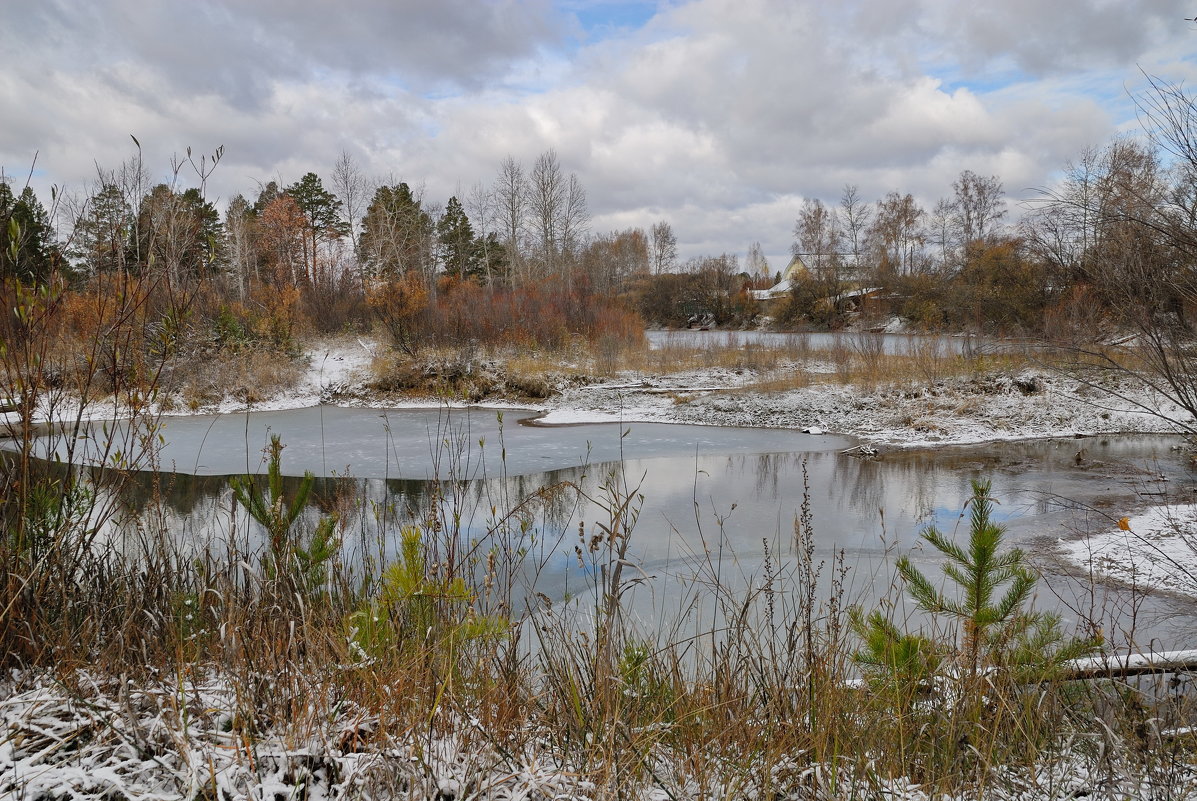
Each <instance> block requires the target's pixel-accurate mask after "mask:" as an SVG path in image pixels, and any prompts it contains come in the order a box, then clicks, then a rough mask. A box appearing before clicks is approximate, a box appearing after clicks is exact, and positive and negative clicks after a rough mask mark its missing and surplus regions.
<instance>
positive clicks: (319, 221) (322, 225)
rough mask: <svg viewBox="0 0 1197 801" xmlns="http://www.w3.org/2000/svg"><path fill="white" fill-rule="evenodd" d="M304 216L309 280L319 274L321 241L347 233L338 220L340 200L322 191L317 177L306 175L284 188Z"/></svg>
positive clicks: (344, 226) (323, 189)
mask: <svg viewBox="0 0 1197 801" xmlns="http://www.w3.org/2000/svg"><path fill="white" fill-rule="evenodd" d="M286 194H288V195H290V196H291V198H292V199H293V200H294V201H295V204H296V205H297V206H299V210H300V211H301V212H302V213H303V217H304V256H305V258H304V261H305V262H307V263H308V264H310V265H311V277H312V279H313V280H315V278H316V275H317V272H318V261H317V253H318V250H319V245H320V243H321V242H334V241H336V240H338V239H341V238H342V237H344V236H347V235H348V234H349V226H348V225H346V224H345V221H344V220H342V219H341V201H340V200H338V199H337V196H336V195H334V194H333V193H332V192H329V191H328V190H327V189H325V188H324V184H323V182H321V180H320V176H318V175H316V173H314V172H309V173H307V174H305V175H304V176H303V177H302V178H300V179H299V180H298V181H296V182H295V183H293V184H291V185H290V186H288V187H287V189H286Z"/></svg>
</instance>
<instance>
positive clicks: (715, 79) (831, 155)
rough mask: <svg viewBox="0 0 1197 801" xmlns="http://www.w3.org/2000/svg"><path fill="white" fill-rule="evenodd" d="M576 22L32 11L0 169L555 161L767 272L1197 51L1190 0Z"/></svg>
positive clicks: (355, 5) (446, 13)
mask: <svg viewBox="0 0 1197 801" xmlns="http://www.w3.org/2000/svg"><path fill="white" fill-rule="evenodd" d="M583 5H585V4H583V3H579V2H574V0H570V2H569V3H565V2H561V3H559V4H557V5H552V4H550V3H549V2H548V1H547V0H538V1H536V2H518V1H517V0H490V1H489V2H486V3H476V2H467V0H451V1H442V2H435V1H434V0H421V1H416V0H411V1H409V2H403V3H393V2H386V1H385V0H360V1H359V2H352V3H347V4H344V5H343V6H337V7H334V6H331V5H329V4H327V3H324V2H319V1H318V0H304V2H286V3H284V2H282V0H263V2H255V3H240V2H234V0H210V2H206V3H183V2H175V3H161V4H144V3H140V2H135V0H106V2H97V3H94V4H79V3H68V2H65V0H60V1H59V2H47V3H42V4H31V5H30V7H29V8H28V9H27V10H25V9H23V10H22V13H21V14H19V15H18V14H15V13H14V14H10V15H9V17H10V18H11V24H9V25H7V26H6V27H5V29H4V30H3V31H2V32H0V51H2V52H4V53H5V54H6V69H5V70H4V71H3V72H2V73H0V114H2V115H3V117H4V119H5V121H6V122H5V125H4V126H3V127H2V128H0V164H3V165H4V166H5V168H6V172H7V173H8V174H9V175H13V174H20V173H22V172H23V171H24V170H27V169H28V165H29V161H30V159H31V157H32V153H33V152H34V151H35V150H40V151H41V155H40V157H39V166H40V167H41V168H42V169H43V170H44V181H43V185H39V187H38V188H39V191H44V189H45V187H44V183H48V182H51V181H52V182H55V183H66V184H71V185H75V186H83V185H85V184H86V183H87V182H88V181H89V180H90V179H91V177H92V176H93V175H94V171H95V163H96V162H99V163H100V164H101V165H105V166H109V167H111V166H115V165H116V164H117V163H119V162H120V160H122V159H123V158H125V157H126V156H128V155H129V154H130V153H131V152H132V143H131V141H130V140H129V134H130V133H133V134H135V135H136V136H137V137H138V139H139V140H140V141H141V143H142V145H143V146H144V147H145V157H146V161H147V164H149V165H150V166H151V167H153V168H154V169H155V171H157V172H159V173H165V171H166V170H167V164H168V160H169V156H170V154H171V153H181V152H182V151H183V149H184V148H186V147H188V146H191V147H193V148H194V149H195V151H196V152H197V153H198V152H210V151H211V150H213V149H214V148H215V147H216V146H217V145H221V144H223V145H224V146H225V159H224V162H223V163H222V164H221V165H220V167H219V168H218V170H217V172H216V174H215V175H214V176H213V180H212V182H211V184H210V190H211V193H212V194H215V195H218V196H220V197H221V198H225V199H227V198H228V197H230V196H231V195H232V194H234V193H236V192H242V193H246V194H250V193H252V192H253V191H255V188H256V187H255V183H254V182H255V181H256V180H268V179H271V178H278V179H281V181H283V182H284V183H285V182H289V181H293V180H295V179H297V178H298V177H299V176H300V175H301V174H302V173H303V172H306V171H308V170H315V171H317V172H321V173H326V172H328V171H329V170H330V168H331V165H332V163H333V162H334V161H335V159H336V157H337V155H338V154H339V152H340V150H341V149H342V148H346V149H348V150H349V151H350V152H351V153H353V154H354V155H355V156H356V157H357V158H358V159H359V160H360V161H361V162H362V165H363V167H364V168H365V169H366V170H367V172H369V173H371V174H373V175H376V176H378V177H379V178H382V179H386V180H392V179H395V180H406V181H408V182H409V183H412V184H413V185H419V184H424V185H426V193H427V196H428V198H429V199H430V200H433V201H436V202H443V201H444V200H445V199H446V198H447V197H448V195H449V194H452V193H458V192H463V191H468V189H469V187H470V186H472V185H473V184H474V183H475V182H477V181H489V180H491V178H492V177H493V175H494V171H495V168H496V167H497V165H498V162H499V161H500V160H501V159H502V158H503V157H504V156H506V155H508V154H511V155H514V156H516V157H517V158H520V159H522V160H524V161H525V162H526V163H529V162H531V160H532V159H534V158H535V156H536V154H537V153H539V152H541V151H542V150H544V149H545V148H548V147H555V148H556V149H557V151H558V153H559V155H560V158H561V161H562V164H563V165H564V166H565V168H566V169H568V170H572V171H576V172H577V173H578V174H579V177H580V178H581V179H582V181H583V183H584V184H585V186H586V188H587V190H588V196H589V199H590V204H591V208H592V211H593V212H594V213H595V215H596V218H595V228H596V230H607V229H608V228H623V227H627V226H630V225H642V226H647V225H649V224H651V223H652V222H654V221H655V220H657V219H662V218H664V219H669V220H671V221H672V223H673V225H674V229H675V231H676V232H677V234H678V235H679V237H680V239H681V244H682V249H683V253H684V255H687V256H690V255H696V254H698V253H702V252H709V253H719V252H723V251H733V252H740V253H743V252H744V250H745V249H746V248H747V246H748V244H749V243H751V242H752V241H754V240H760V241H761V242H762V243H763V244H764V246H765V250H766V252H767V253H770V254H779V255H780V254H784V253H785V252H786V250H787V249H788V246H789V241H790V236H791V228H792V224H793V217H794V216H795V214H796V213H797V210H798V206H799V204H800V203H801V199H802V198H803V197H808V196H815V197H822V198H823V199H825V200H828V201H835V200H836V199H837V198H838V196H839V194H840V190H841V188H842V187H843V185H844V184H845V183H855V184H858V185H859V187H860V191H861V194H862V196H864V197H865V198H868V199H872V198H877V197H880V196H882V195H884V194H885V193H886V192H888V191H891V190H900V191H903V192H906V191H909V192H911V193H913V194H914V195H915V196H916V197H918V198H919V199H920V200H921V201H922V202H924V203H925V204H928V205H930V204H931V203H933V202H934V200H935V198H936V197H938V196H940V195H944V194H947V193H949V192H950V191H951V190H950V187H951V182H952V180H953V179H954V178H955V177H956V176H957V175H958V174H959V172H960V171H961V170H962V169H972V170H975V171H977V172H980V173H983V174H989V173H993V174H997V175H999V176H1000V177H1002V178H1003V180H1004V181H1005V183H1006V186H1007V189H1008V190H1009V191H1010V192H1011V193H1012V194H1014V195H1017V194H1019V193H1020V192H1021V191H1022V190H1023V189H1025V188H1027V187H1034V186H1042V185H1044V184H1045V183H1047V181H1048V180H1049V179H1050V176H1051V175H1052V173H1053V172H1054V171H1056V170H1058V169H1059V168H1060V167H1061V166H1062V165H1063V163H1064V162H1065V161H1066V160H1067V159H1069V158H1072V157H1075V156H1076V155H1077V154H1079V152H1080V150H1081V148H1083V147H1085V146H1086V145H1092V144H1100V143H1101V142H1103V141H1104V140H1106V139H1107V138H1108V137H1109V136H1110V135H1111V134H1112V133H1114V132H1115V131H1116V130H1117V129H1118V127H1119V126H1120V125H1125V124H1126V123H1127V121H1128V120H1129V119H1132V118H1133V105H1132V104H1131V103H1130V102H1129V100H1128V98H1127V96H1126V93H1125V89H1124V87H1130V88H1134V87H1136V86H1140V85H1141V84H1142V74H1141V72H1140V65H1141V66H1142V68H1143V69H1145V70H1147V71H1149V72H1153V73H1159V74H1163V75H1166V76H1168V77H1175V78H1179V77H1185V76H1186V75H1187V74H1191V73H1192V72H1193V70H1194V67H1193V64H1192V59H1191V55H1192V52H1193V42H1194V41H1197V39H1194V37H1197V31H1193V30H1191V29H1190V27H1189V26H1188V25H1187V24H1186V23H1184V22H1183V20H1182V18H1183V16H1185V15H1186V13H1187V10H1186V6H1185V4H1184V3H1183V2H1181V0H1160V1H1159V2H1149V1H1148V0H1127V2H1112V0H1060V2H1042V0H1011V2H1002V3H990V4H987V5H984V6H977V5H975V4H962V3H958V2H954V1H953V0H858V2H854V3H846V4H827V3H821V2H816V1H815V0H692V1H691V2H677V3H661V4H659V6H657V8H656V14H655V16H653V17H652V18H651V19H650V20H649V21H648V22H647V23H646V24H644V25H643V26H641V27H639V28H633V27H629V26H628V24H627V22H626V20H627V19H629V18H633V19H639V18H640V17H639V16H637V15H640V16H643V11H644V9H643V8H642V7H639V6H638V7H637V8H636V9H633V11H635V13H634V14H631V15H630V16H628V15H626V14H625V15H623V16H619V17H618V18H617V17H614V16H613V17H612V20H613V21H612V23H611V24H610V25H602V24H598V25H595V24H591V25H590V28H589V29H588V30H589V31H592V32H597V34H595V35H594V38H593V40H591V39H588V38H587V37H588V36H590V35H591V34H590V33H587V32H586V31H584V30H583V29H582V28H583V26H581V25H580V23H577V22H576V21H575V20H574V19H573V18H572V15H573V14H575V13H579V12H580V11H581V10H585V9H582V8H581V6H583ZM628 5H629V4H626V3H615V4H612V5H611V6H610V7H608V6H606V5H603V4H598V5H597V6H596V7H595V8H591V9H589V11H588V12H587V13H588V14H589V15H590V17H595V16H596V15H597V16H600V17H601V15H602V14H603V13H607V12H608V11H609V12H610V13H612V14H616V13H617V12H619V13H621V14H622V13H623V12H626V11H628V9H627V8H626V6H628ZM1186 59H1187V61H1186ZM774 266H778V265H774Z"/></svg>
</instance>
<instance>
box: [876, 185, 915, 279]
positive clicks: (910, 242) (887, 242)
mask: <svg viewBox="0 0 1197 801" xmlns="http://www.w3.org/2000/svg"><path fill="white" fill-rule="evenodd" d="M923 216H924V211H923V209H922V207H921V206H919V205H918V203H916V202H915V200H914V197H913V196H912V195H910V194H906V195H900V194H898V193H897V192H890V193H889V194H888V195H886V196H885V198H884V199H882V200H879V201H877V210H876V213H875V214H874V215H873V222H872V224H871V225H870V226H869V231H868V234H867V235H866V237H865V239H866V242H867V243H868V247H869V249H870V250H871V251H872V252H873V254H874V260H875V262H876V265H877V268H878V270H880V271H882V272H895V273H900V274H901V273H905V274H910V273H913V272H914V271H915V270H916V269H917V267H918V265H919V257H920V256H921V255H922V249H923V245H924V244H925V243H926V236H925V232H924V230H923Z"/></svg>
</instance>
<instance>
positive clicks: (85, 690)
mask: <svg viewBox="0 0 1197 801" xmlns="http://www.w3.org/2000/svg"><path fill="white" fill-rule="evenodd" d="M285 684H286V682H282V683H281V684H280V685H279V686H278V687H276V692H288V691H290V692H295V691H300V690H302V691H301V692H300V693H299V695H297V696H296V698H295V701H296V702H297V705H296V706H295V710H296V715H295V716H294V717H293V718H291V719H289V720H283V721H278V720H276V721H275V722H273V723H267V722H265V721H264V720H247V719H246V718H245V715H246V714H247V713H248V714H249V715H250V716H252V715H253V712H252V704H250V705H248V706H247V703H246V700H245V698H244V688H242V692H241V693H239V692H238V690H237V688H236V687H235V686H234V684H233V683H232V682H228V681H223V680H221V679H220V678H218V677H213V676H205V677H195V676H193V677H192V678H191V679H188V680H185V681H183V682H182V683H181V684H176V683H175V680H173V679H164V680H161V681H157V682H152V681H151V682H142V683H137V684H135V683H133V682H131V681H123V680H121V679H118V678H103V677H99V676H95V675H91V674H87V673H79V674H74V675H70V676H62V677H54V676H50V675H46V674H34V673H21V672H19V671H14V672H13V674H12V675H11V677H8V678H5V679H4V680H2V681H0V797H4V798H14V799H16V798H23V799H45V800H46V801H50V800H51V799H53V800H55V801H57V799H71V801H90V800H91V799H95V800H96V801H99V800H100V799H112V798H125V799H147V800H148V799H176V798H186V799H191V798H220V799H230V801H232V800H233V799H236V800H238V801H239V800H240V799H247V800H248V799H273V798H306V799H309V800H310V801H318V800H321V799H341V798H353V799H380V800H381V799H392V798H428V799H432V798H437V799H444V800H445V801H450V799H454V800H455V799H466V798H469V799H477V801H514V800H515V799H529V800H532V799H537V800H540V801H549V799H573V800H575V801H589V799H595V800H596V801H597V799H603V798H611V797H621V798H629V799H643V800H644V801H664V799H674V800H675V801H680V800H682V799H685V800H686V801H697V799H702V798H748V799H752V798H763V797H769V798H778V799H800V798H885V799H889V801H930V799H932V798H934V799H936V801H957V800H958V799H959V800H960V801H963V799H974V800H976V799H985V800H987V801H1015V799H1019V800H1020V801H1048V799H1058V798H1079V797H1090V798H1110V799H1114V798H1143V797H1157V798H1162V797H1166V798H1169V799H1177V801H1182V800H1185V799H1197V786H1195V784H1194V771H1193V767H1192V765H1190V764H1187V763H1186V762H1184V761H1183V760H1177V759H1176V758H1175V755H1171V757H1170V758H1169V761H1168V763H1167V773H1166V774H1163V773H1162V772H1161V771H1160V770H1159V769H1158V768H1154V769H1153V767H1152V765H1151V764H1150V760H1148V759H1146V758H1145V757H1146V756H1148V755H1144V754H1141V753H1140V754H1135V755H1132V754H1131V753H1130V751H1129V750H1128V749H1127V748H1125V747H1123V748H1119V747H1111V748H1107V749H1101V748H1098V749H1094V748H1092V747H1089V748H1085V749H1080V748H1075V749H1074V748H1068V747H1061V748H1060V749H1058V750H1057V751H1056V752H1055V756H1054V757H1052V756H1049V755H1048V753H1047V752H1046V751H1045V752H1044V760H1043V762H1042V764H1040V765H1038V766H1036V768H1035V769H1034V771H1033V773H1032V774H1031V775H1028V774H1027V773H1026V772H1025V771H1023V770H1013V769H1009V768H1003V767H1001V766H993V773H992V774H991V775H990V776H989V777H987V778H986V779H985V780H982V781H981V782H980V784H979V785H978V786H976V788H974V789H971V790H966V791H963V792H961V793H960V794H958V795H947V794H938V793H937V794H931V793H930V792H928V791H927V790H926V789H924V788H923V787H921V786H920V785H919V784H917V783H915V782H913V781H911V780H909V779H907V778H904V777H893V778H891V777H887V776H885V775H882V774H880V773H879V772H878V771H875V770H874V769H873V767H872V765H871V764H865V765H863V766H861V768H862V769H861V770H859V771H857V772H856V774H857V775H856V776H852V775H848V774H846V773H845V772H843V771H842V770H841V771H836V770H833V769H832V768H831V766H829V765H825V764H821V763H817V762H816V763H813V764H812V763H811V762H810V761H809V759H807V758H805V757H804V754H803V753H801V752H798V753H793V754H772V755H768V754H765V753H763V752H762V753H760V754H755V755H740V756H737V755H735V754H731V753H725V754H714V753H711V754H705V755H704V756H703V757H701V758H697V759H695V760H693V761H692V757H693V756H694V755H693V754H692V753H690V752H686V753H672V752H671V751H670V749H669V747H668V746H667V745H665V744H664V742H665V741H666V740H667V739H668V738H663V739H662V741H661V744H660V745H658V746H656V747H655V748H653V749H652V750H651V751H650V752H648V753H644V754H642V755H641V759H642V761H643V765H644V766H645V768H646V769H645V770H643V771H641V772H640V773H641V775H640V776H632V775H626V776H625V777H624V779H623V783H622V786H621V787H619V788H615V787H612V786H609V785H608V782H609V780H610V778H611V774H610V771H609V770H605V768H608V767H609V766H608V765H606V764H605V762H604V759H603V758H602V757H599V756H598V755H597V754H593V753H591V754H588V753H586V751H587V750H588V747H587V746H580V745H575V746H574V748H573V750H571V749H570V748H565V747H563V745H562V743H560V742H554V741H553V740H552V732H551V731H545V732H542V733H541V735H540V736H529V737H527V738H524V739H523V741H522V742H521V743H519V744H514V743H508V744H507V745H504V744H503V742H502V738H497V737H492V736H490V735H488V733H486V732H484V731H482V730H481V724H480V723H479V722H478V721H477V720H474V719H470V718H464V717H461V716H460V715H458V716H456V717H454V716H453V714H450V713H446V714H444V715H439V714H438V716H437V718H438V719H437V722H436V725H435V726H430V727H428V728H424V729H423V730H411V729H406V728H404V727H393V726H392V727H386V728H388V729H389V730H391V731H395V732H396V733H394V734H387V735H384V734H379V731H380V730H381V729H382V728H383V727H381V726H380V723H381V721H380V720H379V719H377V718H376V717H374V716H372V715H371V714H370V713H368V712H367V711H366V710H364V709H361V708H360V707H357V706H356V705H355V704H353V703H351V702H346V701H342V702H340V703H338V704H336V705H335V706H333V707H331V708H327V707H326V708H324V709H319V708H318V707H321V706H322V705H323V703H324V702H323V701H322V700H321V698H320V694H321V693H322V692H323V691H321V690H319V689H318V688H306V687H305V688H298V687H291V688H289V689H284V685H285ZM302 699H306V700H302ZM334 710H335V711H334ZM533 734H534V733H533ZM1078 737H1079V739H1080V740H1084V739H1085V738H1084V736H1078ZM1090 745H1092V743H1090ZM1095 750H1096V751H1097V752H1098V753H1099V756H1098V757H1097V759H1098V760H1100V761H1094V758H1092V757H1088V758H1087V757H1085V756H1084V754H1085V753H1088V754H1093V752H1094V751H1095ZM694 761H696V762H698V763H699V764H703V765H704V767H703V768H702V770H701V774H700V775H701V777H702V778H701V779H699V778H697V777H696V776H695V775H693V774H692V773H691V771H690V769H689V766H691V765H692V764H693V762H694ZM762 790H767V791H768V793H769V794H768V795H764V794H763V793H762Z"/></svg>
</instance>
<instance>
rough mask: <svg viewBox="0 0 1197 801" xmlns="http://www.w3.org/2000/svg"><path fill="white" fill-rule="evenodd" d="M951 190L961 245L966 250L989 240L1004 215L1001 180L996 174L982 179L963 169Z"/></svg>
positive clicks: (1004, 204) (1004, 207)
mask: <svg viewBox="0 0 1197 801" xmlns="http://www.w3.org/2000/svg"><path fill="white" fill-rule="evenodd" d="M952 191H953V192H954V193H955V198H954V205H955V207H956V221H957V225H958V226H959V228H958V231H959V237H960V242H961V244H962V245H963V246H965V247H968V246H969V245H971V244H973V243H974V242H977V241H985V240H988V239H989V238H990V237H992V236H993V234H994V233H995V232H996V228H997V224H998V223H999V222H1001V219H1002V218H1003V217H1005V216H1006V201H1005V200H1003V199H1002V195H1003V189H1002V182H1001V180H1000V179H999V178H998V177H997V176H996V175H991V176H989V177H988V178H984V177H982V176H980V175H977V174H976V173H975V172H973V171H972V170H964V171H963V172H962V173H960V177H959V178H957V179H956V181H955V182H954V183H953V184H952Z"/></svg>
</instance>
